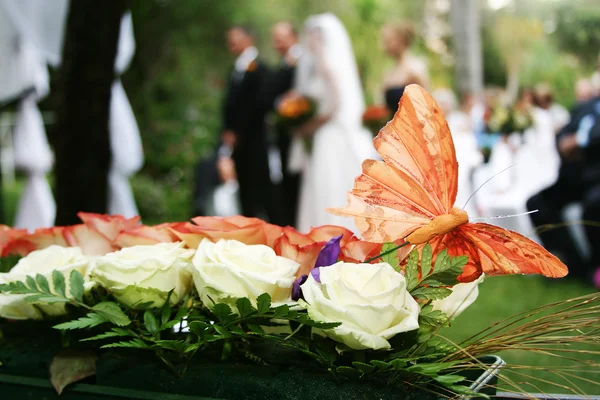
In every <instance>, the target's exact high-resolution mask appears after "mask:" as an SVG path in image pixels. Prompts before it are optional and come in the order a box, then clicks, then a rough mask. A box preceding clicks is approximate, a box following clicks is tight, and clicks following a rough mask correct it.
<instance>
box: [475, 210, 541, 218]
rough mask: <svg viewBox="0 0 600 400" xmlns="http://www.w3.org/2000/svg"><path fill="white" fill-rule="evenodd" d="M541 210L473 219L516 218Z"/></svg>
mask: <svg viewBox="0 0 600 400" xmlns="http://www.w3.org/2000/svg"><path fill="white" fill-rule="evenodd" d="M538 211H539V210H533V211H527V212H524V213H520V214H511V215H496V216H495V217H482V218H473V219H472V221H486V220H488V219H502V218H514V217H521V216H523V215H529V214H533V213H536V212H538Z"/></svg>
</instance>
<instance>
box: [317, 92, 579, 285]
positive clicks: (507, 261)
mask: <svg viewBox="0 0 600 400" xmlns="http://www.w3.org/2000/svg"><path fill="white" fill-rule="evenodd" d="M373 143H374V145H375V148H376V150H377V152H378V153H379V154H380V155H381V157H382V159H383V162H382V161H375V160H366V161H364V162H363V165H362V170H363V172H362V174H361V175H360V176H359V177H357V178H356V180H355V183H354V189H353V190H352V191H350V192H349V193H348V203H347V205H346V207H345V208H341V209H330V210H328V211H330V212H332V213H334V214H337V215H342V216H351V217H354V220H355V223H356V226H357V227H358V229H359V230H360V231H361V233H362V235H363V238H364V239H365V240H368V241H371V242H396V243H398V241H399V240H403V239H404V240H406V242H408V243H410V244H412V245H416V247H417V248H422V247H423V246H424V245H425V243H429V244H430V245H431V247H432V249H433V254H437V252H439V251H441V250H442V249H448V254H449V255H454V256H456V255H467V256H468V257H469V262H468V263H467V265H466V266H465V268H464V270H463V273H462V274H461V276H460V277H459V281H461V282H471V281H473V280H475V279H477V278H478V277H479V276H480V275H481V274H482V273H485V274H487V275H502V274H542V275H545V276H548V277H553V278H559V277H563V276H565V275H566V274H567V272H568V270H567V267H566V266H565V265H564V264H563V263H562V262H561V261H560V260H559V259H558V258H556V257H555V256H553V255H552V254H550V253H549V252H548V251H546V250H545V249H544V248H543V247H542V246H540V245H538V244H537V243H535V242H533V241H531V240H529V239H527V238H526V237H524V236H522V235H520V234H518V233H516V232H512V231H509V230H506V229H503V228H500V227H497V226H494V225H489V224H484V223H469V217H468V215H467V213H466V212H465V211H463V210H461V209H459V208H455V207H454V202H455V200H456V193H457V191H458V162H457V161H456V153H455V150H454V142H453V141H452V135H451V134H450V129H449V128H448V124H447V123H446V120H445V118H444V115H443V114H442V112H441V110H440V108H439V106H438V104H437V103H436V102H435V100H434V99H433V98H432V97H431V95H430V94H429V93H427V91H426V90H425V89H423V88H422V87H420V86H418V85H409V86H407V87H406V89H405V90H404V95H403V96H402V99H401V101H400V104H399V109H398V112H397V113H396V115H395V116H394V118H393V120H392V121H390V122H388V123H387V125H386V126H385V127H384V128H383V129H382V130H381V131H380V132H379V135H378V136H377V137H376V138H375V139H374V140H373Z"/></svg>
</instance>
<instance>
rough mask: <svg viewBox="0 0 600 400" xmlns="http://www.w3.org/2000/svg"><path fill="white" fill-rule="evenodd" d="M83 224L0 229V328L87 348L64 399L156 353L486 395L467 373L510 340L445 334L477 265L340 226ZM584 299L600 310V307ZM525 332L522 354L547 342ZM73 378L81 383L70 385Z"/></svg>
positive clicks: (474, 287)
mask: <svg viewBox="0 0 600 400" xmlns="http://www.w3.org/2000/svg"><path fill="white" fill-rule="evenodd" d="M80 216H81V218H82V220H83V221H84V223H83V224H80V225H75V226H69V227H55V228H51V229H42V230H38V231H36V232H34V233H27V232H24V231H19V230H13V229H10V228H6V227H5V228H4V229H3V230H2V241H1V243H3V245H2V254H3V255H4V256H5V257H4V258H2V261H3V262H2V267H3V268H4V271H5V272H4V273H2V274H0V316H1V317H2V318H5V319H7V320H8V321H11V320H12V321H14V322H13V323H12V324H9V325H10V326H12V327H14V326H15V324H19V323H26V320H42V321H41V322H40V323H45V324H50V325H51V326H53V327H54V329H55V330H57V331H60V332H62V335H63V339H64V337H65V336H64V335H67V337H68V336H69V335H71V336H73V337H77V338H78V340H79V342H76V345H73V347H75V348H81V345H82V344H84V345H86V347H85V350H86V351H85V352H82V353H80V356H78V355H77V354H79V353H75V356H74V355H73V354H70V356H69V357H70V358H69V360H70V362H71V363H72V364H67V365H70V366H69V367H66V366H64V365H63V364H61V363H60V361H61V360H64V356H63V355H62V353H61V352H57V354H55V355H54V359H53V361H52V365H55V364H57V363H58V365H59V366H60V365H63V366H62V367H60V368H58V369H57V368H54V369H53V368H52V367H51V368H50V370H51V380H52V382H53V383H54V385H55V387H56V389H57V390H58V391H59V393H60V392H61V391H62V390H63V389H64V387H65V385H67V384H69V383H71V382H72V381H74V380H77V379H80V378H81V377H85V376H88V375H90V374H93V373H94V372H95V367H94V365H95V363H97V362H99V361H98V360H97V356H100V357H101V358H102V357H104V356H105V355H106V354H113V355H114V354H115V352H118V351H126V350H130V351H134V352H136V351H137V352H139V353H140V354H141V353H152V354H155V355H156V356H157V359H160V360H161V361H162V362H163V363H164V366H165V367H166V368H167V369H168V370H170V371H171V372H172V373H173V374H175V375H177V376H182V375H184V374H185V372H186V369H187V368H188V367H189V366H190V365H192V366H193V365H194V362H197V361H200V362H203V363H209V364H210V365H211V366H214V367H215V368H218V366H219V365H223V362H225V363H238V364H252V365H255V366H257V367H256V368H259V366H261V365H266V364H269V365H276V366H278V367H279V368H281V369H282V370H284V371H285V370H288V369H289V368H293V369H294V368H295V369H296V370H297V372H298V373H306V371H310V372H311V373H315V371H322V373H321V374H322V375H323V376H324V377H325V379H327V376H331V377H332V378H334V379H335V380H336V381H337V382H338V384H339V383H344V382H346V383H348V384H350V383H351V382H353V381H355V380H356V379H358V380H360V381H365V382H379V383H378V386H377V385H376V386H375V387H376V389H373V387H368V386H367V387H368V388H369V389H368V390H370V391H372V390H375V391H376V392H377V391H378V390H381V391H382V393H383V392H385V391H386V390H390V389H393V390H394V391H393V393H395V394H396V395H397V394H398V393H399V392H398V391H399V390H409V389H410V387H418V388H422V389H424V390H427V391H433V392H435V393H438V394H444V395H447V396H451V395H453V394H463V395H477V393H475V392H474V391H473V390H471V388H470V383H469V382H468V380H467V378H466V377H465V375H464V374H463V373H462V372H461V371H463V370H468V369H478V368H479V369H482V368H485V367H484V366H483V365H482V364H480V363H478V362H473V359H472V357H478V356H480V355H483V354H488V352H489V351H494V349H498V348H501V346H504V345H506V344H505V342H502V340H504V341H506V340H508V337H504V336H502V335H500V338H501V339H496V340H499V342H498V344H497V345H496V343H495V342H493V341H489V340H487V341H486V340H483V341H482V340H480V341H477V340H475V341H473V342H470V343H468V344H463V345H461V346H457V345H454V344H452V343H450V342H445V341H443V340H442V338H441V337H439V336H438V335H437V331H438V330H439V329H440V328H442V327H444V326H448V325H449V324H450V323H451V321H452V319H453V318H455V317H456V316H457V315H459V314H460V313H461V312H462V311H464V309H465V308H467V307H468V306H469V305H470V304H471V303H473V301H475V299H476V298H477V296H478V285H479V283H480V282H481V281H482V279H483V276H481V277H479V278H478V279H475V280H471V281H464V282H461V281H460V279H461V274H462V273H463V267H464V266H465V264H466V263H467V261H468V259H467V257H465V256H459V257H452V256H449V255H448V253H447V252H446V251H445V250H443V251H441V252H434V250H433V249H432V247H431V246H428V245H427V246H425V247H424V248H422V250H421V251H420V252H419V251H416V250H415V251H409V247H407V246H406V245H404V246H398V245H396V244H393V243H388V244H377V243H370V242H366V241H363V240H360V239H358V238H357V237H355V236H354V235H353V234H352V233H351V232H350V231H348V230H346V229H344V228H341V227H335V226H323V227H318V228H314V229H313V230H312V231H311V232H309V233H307V234H302V233H299V232H297V231H296V230H294V229H293V228H289V227H286V228H282V227H279V226H275V225H271V224H268V223H266V222H264V221H261V220H258V219H254V218H244V217H229V218H216V217H198V218H194V219H193V223H188V222H185V223H171V224H163V225H157V226H144V225H139V224H138V221H137V219H133V220H126V219H124V218H122V217H118V216H104V215H95V214H84V213H82V214H81V215H80ZM582 302H586V303H589V304H588V306H590V307H591V306H593V307H598V305H597V304H596V303H597V302H598V299H597V298H594V299H593V300H592V299H590V298H586V299H585V300H582ZM582 313H584V309H582V310H581V313H580V314H577V315H573V316H571V315H570V314H566V313H563V314H561V318H567V320H568V319H569V318H577V320H578V321H579V322H580V323H581V324H582V327H581V329H585V327H586V324H587V325H589V324H591V322H590V321H587V320H585V318H584V316H583V315H581V314H582ZM18 320H20V321H18ZM563 323H565V324H566V323H567V321H564V322H563ZM6 326H7V325H6V324H5V323H2V325H0V327H6ZM509 326H510V324H507V327H509ZM538 327H539V326H538V325H536V324H535V323H533V324H532V326H531V328H530V330H533V331H534V332H535V329H537V328H538ZM495 334H496V335H498V332H495ZM520 334H521V335H522V339H521V340H523V341H524V342H523V343H525V342H527V340H530V341H531V342H535V341H536V340H539V337H536V336H535V335H534V336H531V337H529V336H528V335H531V334H532V332H530V331H527V332H521V333H520ZM509 337H510V338H512V339H511V340H516V339H515V338H516V337H514V336H509ZM6 339H7V337H6V334H5V338H4V340H6ZM563 339H564V338H561V340H563ZM478 346H480V347H478ZM464 349H469V353H464ZM90 351H93V352H94V353H95V354H96V355H95V356H94V357H90V356H89V354H90V353H89V352H90ZM284 354H285V356H283V355H284ZM281 357H283V358H281ZM286 357H292V358H294V359H296V358H297V359H299V360H302V362H301V363H300V364H295V363H292V362H290V361H287V360H288V359H287V358H286ZM223 360H225V361H223ZM74 365H76V367H73V366H74ZM61 368H62V369H67V370H69V368H75V372H76V373H72V374H71V375H69V376H70V379H66V380H65V379H64V373H63V374H62V375H61V372H64V371H63V370H62V369H61ZM81 368H85V370H86V371H88V372H87V373H85V374H83V373H81ZM61 377H62V378H61ZM382 382H383V383H382ZM407 382H410V385H407ZM332 384H333V385H334V386H336V384H334V383H332ZM363 389H364V387H363ZM282 390H283V389H282ZM353 390H354V391H356V390H359V389H357V388H356V387H354V388H353ZM355 393H356V392H355ZM203 394H204V395H208V394H209V393H203ZM282 396H283V395H282ZM382 396H384V397H382V398H386V397H385V395H383V394H382ZM281 398H286V397H281ZM290 398H292V397H290ZM294 398H295V397H294ZM389 398H392V397H389Z"/></svg>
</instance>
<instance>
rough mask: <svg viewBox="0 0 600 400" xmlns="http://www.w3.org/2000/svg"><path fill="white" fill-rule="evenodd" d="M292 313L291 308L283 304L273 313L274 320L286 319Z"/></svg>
mask: <svg viewBox="0 0 600 400" xmlns="http://www.w3.org/2000/svg"><path fill="white" fill-rule="evenodd" d="M289 312H290V306H288V305H287V304H283V305H281V306H279V307H277V308H275V310H274V311H273V318H275V319H276V318H284V317H287V316H288V314H289Z"/></svg>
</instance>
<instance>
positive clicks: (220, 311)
mask: <svg viewBox="0 0 600 400" xmlns="http://www.w3.org/2000/svg"><path fill="white" fill-rule="evenodd" d="M213 314H215V317H217V319H218V320H219V321H221V322H223V323H226V322H229V321H230V320H231V319H232V312H231V307H229V306H228V305H227V304H225V303H219V304H215V307H214V308H213Z"/></svg>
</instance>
